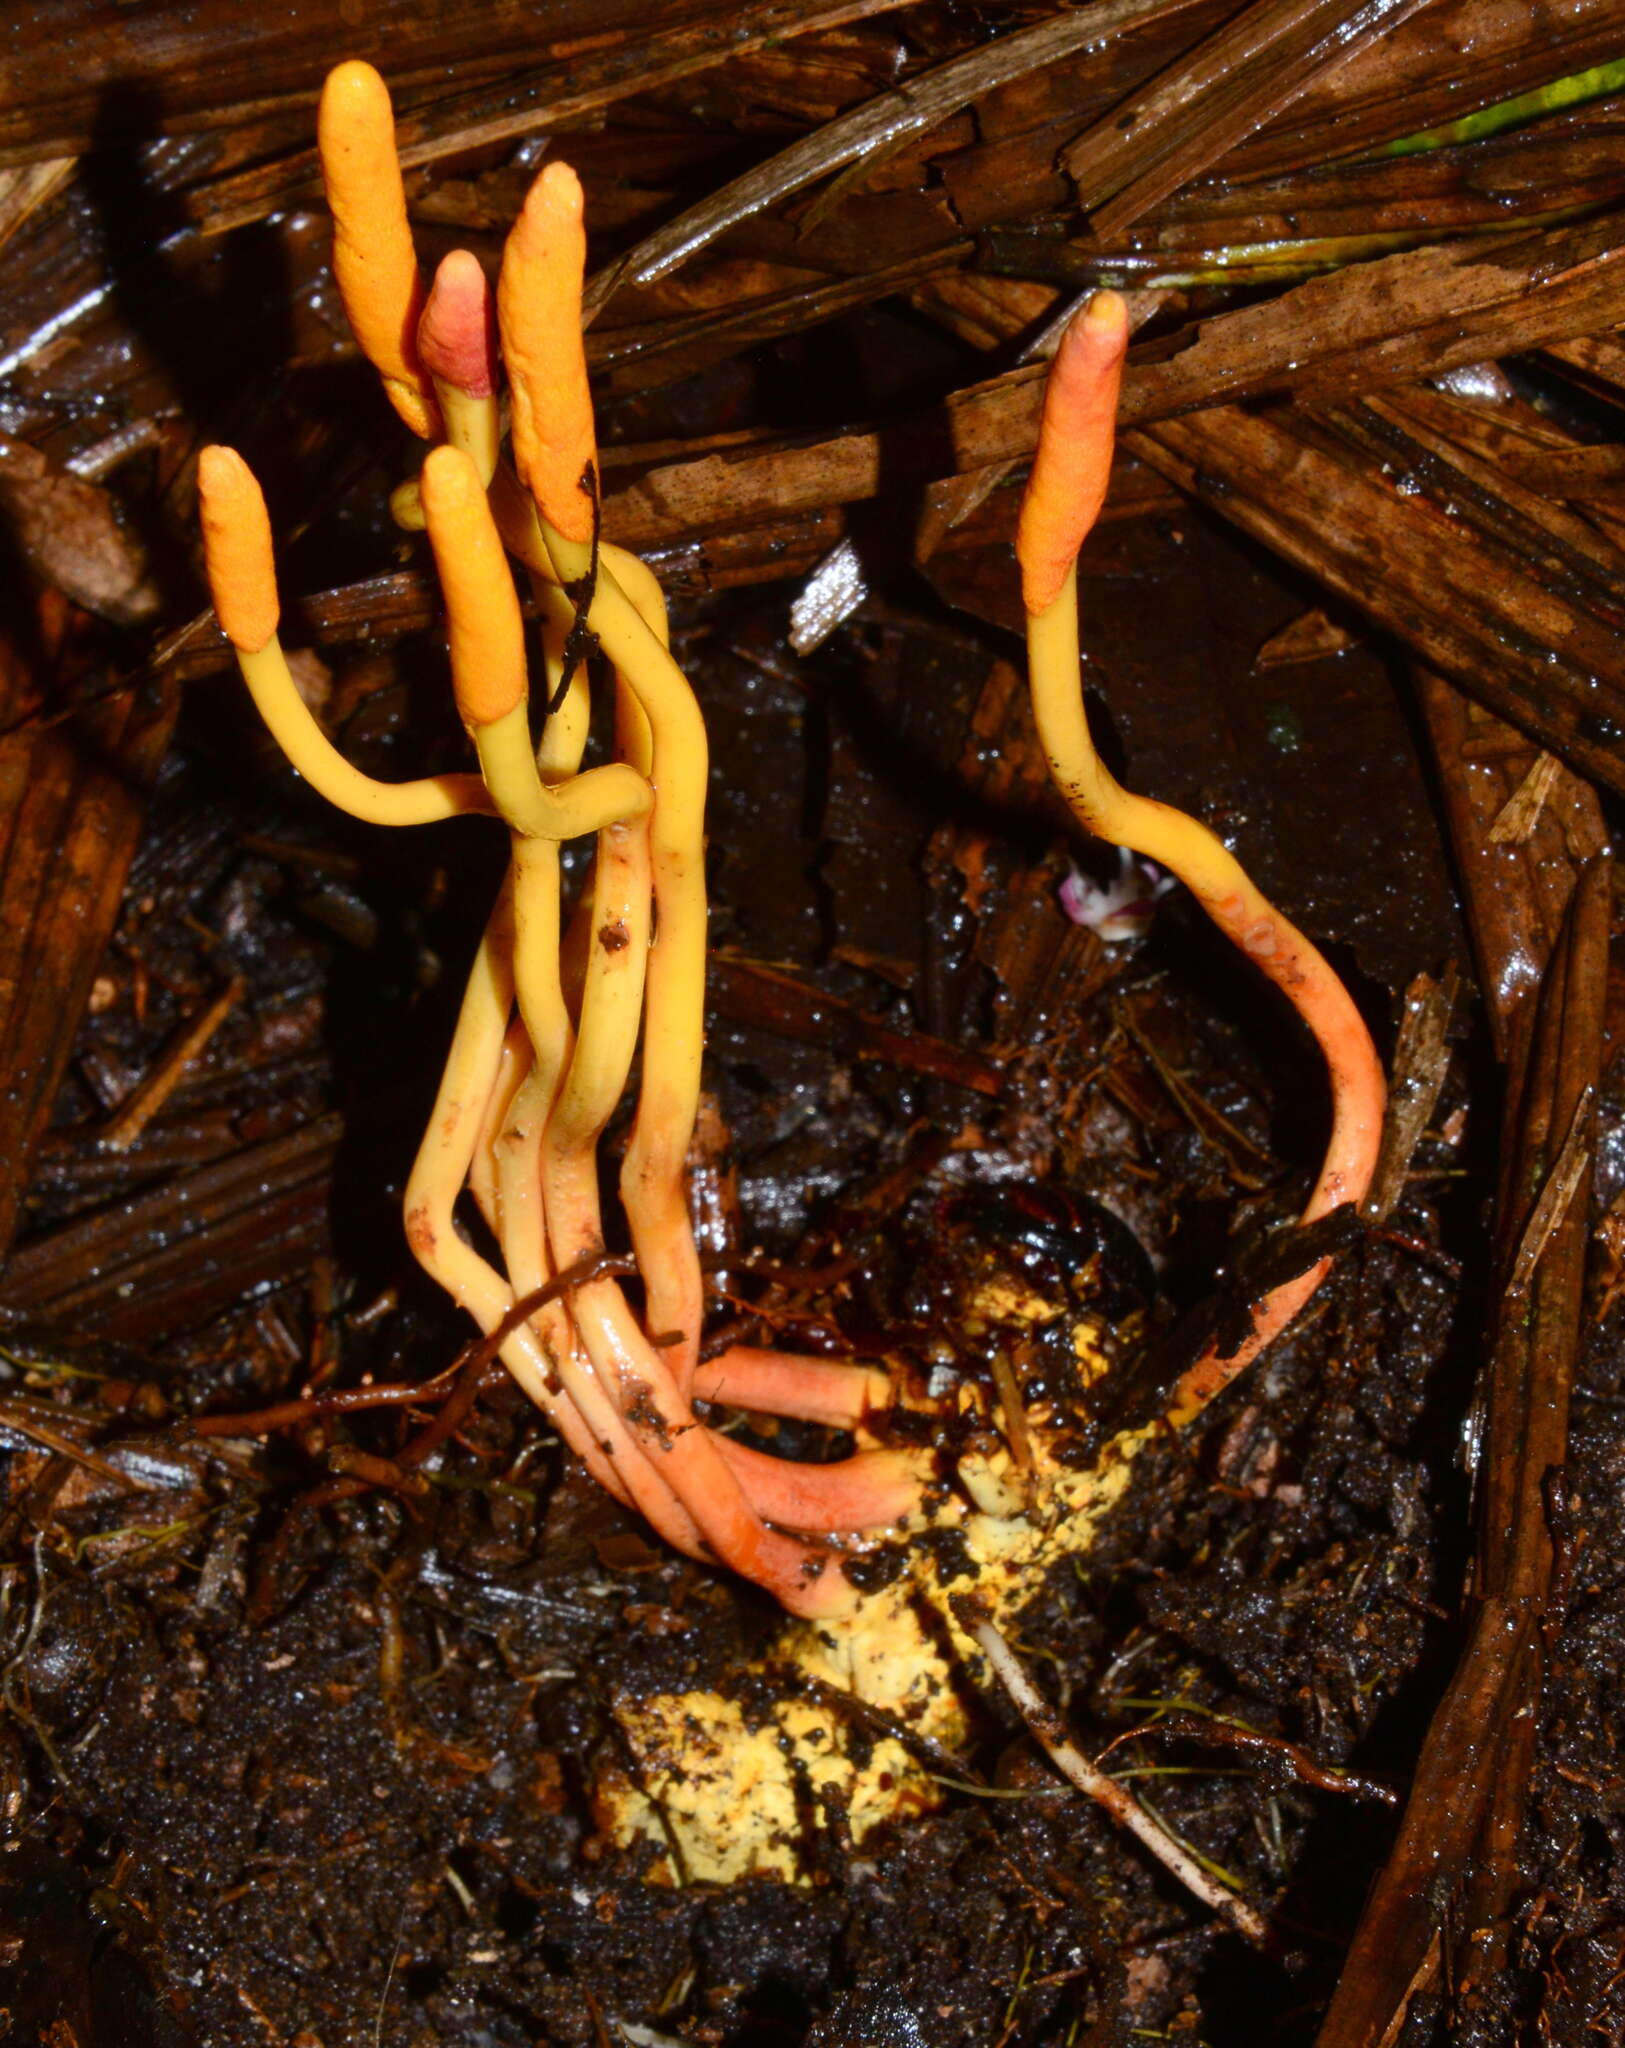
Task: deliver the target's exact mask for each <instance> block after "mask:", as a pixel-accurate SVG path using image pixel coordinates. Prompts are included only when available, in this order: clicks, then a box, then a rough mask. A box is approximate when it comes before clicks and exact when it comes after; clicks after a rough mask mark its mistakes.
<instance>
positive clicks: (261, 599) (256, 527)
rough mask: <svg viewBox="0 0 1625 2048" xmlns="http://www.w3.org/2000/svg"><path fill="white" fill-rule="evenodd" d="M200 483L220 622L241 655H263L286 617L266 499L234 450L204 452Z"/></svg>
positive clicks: (206, 560) (206, 552)
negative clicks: (280, 601) (280, 599)
mask: <svg viewBox="0 0 1625 2048" xmlns="http://www.w3.org/2000/svg"><path fill="white" fill-rule="evenodd" d="M197 481H198V498H199V504H200V509H201V511H202V515H203V557H204V563H205V565H206V567H207V570H208V576H209V589H210V592H211V593H212V595H213V597H214V610H215V616H216V618H218V619H219V621H220V630H221V631H222V632H223V633H224V634H225V636H226V638H227V639H228V640H229V641H230V642H231V644H232V646H233V647H235V648H236V649H237V650H238V651H239V653H242V654H258V653H259V651H260V649H261V648H262V647H264V646H265V644H266V643H267V642H268V641H269V640H270V639H271V637H272V636H273V634H274V633H275V632H276V629H277V621H278V619H279V618H280V616H281V607H280V606H279V605H278V603H277V595H276V563H275V559H274V557H273V556H272V553H271V521H270V518H269V515H268V514H267V512H266V510H265V498H264V495H263V493H262V492H261V490H260V487H259V484H258V483H257V482H256V481H255V477H254V472H253V471H252V470H251V469H250V468H249V466H248V464H247V463H246V462H244V460H243V458H242V457H241V456H240V455H239V454H238V453H237V451H236V449H235V448H218V447H214V448H205V449H204V451H203V453H202V454H201V455H200V456H199V457H198V466H197Z"/></svg>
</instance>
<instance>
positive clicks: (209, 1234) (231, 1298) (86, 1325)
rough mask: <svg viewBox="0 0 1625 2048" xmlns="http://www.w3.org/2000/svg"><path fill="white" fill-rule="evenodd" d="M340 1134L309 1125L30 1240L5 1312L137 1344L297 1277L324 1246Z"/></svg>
mask: <svg viewBox="0 0 1625 2048" xmlns="http://www.w3.org/2000/svg"><path fill="white" fill-rule="evenodd" d="M342 1130H343V1120H342V1119H341V1118H340V1117H337V1116H328V1117H322V1118H319V1119H318V1120H317V1121H316V1122H314V1123H310V1124H306V1125H304V1126H303V1127H301V1128H300V1129H299V1130H296V1131H293V1132H290V1133H289V1134H288V1135H287V1136H286V1137H281V1138H270V1139H267V1140H266V1141H265V1142H264V1143H263V1144H259V1145H250V1146H248V1147H246V1148H245V1149H244V1150H242V1151H240V1152H236V1153H233V1154H232V1155H231V1156H230V1157H229V1158H226V1159H222V1160H218V1161H216V1162H215V1163H214V1164H212V1165H209V1166H202V1167H198V1168H197V1169H196V1170H195V1171H193V1172H191V1173H185V1174H180V1175H177V1176H176V1177H174V1178H173V1179H171V1180H168V1181H165V1182H163V1183H161V1184H160V1185H159V1186H157V1187H156V1188H153V1189H151V1190H149V1191H148V1192H146V1193H144V1194H139V1195H136V1196H133V1197H132V1198H131V1199H130V1200H128V1201H124V1202H117V1203H114V1204H113V1205H112V1206H111V1207H109V1208H106V1209H101V1210H98V1211H97V1212H96V1213H95V1214H94V1215H91V1216H88V1217H85V1218H84V1219H83V1220H81V1221H78V1222H74V1223H68V1224H65V1225H64V1226H63V1227H62V1228H61V1229H60V1230H55V1231H52V1232H51V1233H50V1234H49V1235H48V1236H45V1237H41V1238H36V1239H35V1240H34V1241H33V1243H31V1244H29V1245H28V1246H26V1247H25V1248H24V1249H23V1250H22V1251H20V1252H18V1253H17V1255H16V1256H15V1257H14V1258H13V1259H12V1261H11V1264H10V1265H9V1266H8V1267H7V1269H6V1275H5V1285H4V1304H5V1307H6V1309H7V1311H8V1312H10V1313H11V1314H12V1315H13V1316H21V1317H29V1318H37V1319H38V1320H40V1321H42V1322H45V1321H49V1322H52V1323H55V1324H58V1325H72V1326H75V1327H77V1328H79V1329H81V1330H89V1331H94V1332H95V1333H96V1335H98V1336H101V1337H109V1338H117V1339H120V1340H122V1341H124V1342H127V1343H141V1342H142V1341H143V1340H145V1339H147V1338H152V1337H158V1336H163V1335H168V1334H170V1333H171V1332H173V1331H175V1330H183V1329H190V1328H193V1327H195V1326H196V1325H197V1324H198V1323H201V1322H205V1321H207V1320H208V1318H209V1317H210V1316H211V1315H214V1314H217V1313H218V1312H219V1311H220V1310H221V1309H224V1308H227V1307H229V1306H231V1305H232V1304H233V1303H235V1302H239V1301H241V1300H242V1299H243V1297H244V1295H245V1294H246V1293H247V1292H248V1291H249V1290H251V1289H252V1288H254V1287H257V1286H259V1285H261V1284H262V1283H263V1282H265V1281H267V1280H273V1279H278V1278H281V1277H282V1276H284V1275H286V1274H289V1273H300V1272H303V1271H304V1270H305V1269H306V1268H307V1267H308V1266H309V1264H310V1261H311V1259H312V1258H313V1257H314V1256H316V1255H317V1254H318V1253H319V1252H322V1251H323V1250H325V1248H326V1244H327V1232H328V1224H329V1208H330V1205H331V1201H332V1188H331V1178H332V1170H333V1158H334V1154H335V1153H336V1151H337V1149H338V1141H339V1137H340V1134H341V1132H342Z"/></svg>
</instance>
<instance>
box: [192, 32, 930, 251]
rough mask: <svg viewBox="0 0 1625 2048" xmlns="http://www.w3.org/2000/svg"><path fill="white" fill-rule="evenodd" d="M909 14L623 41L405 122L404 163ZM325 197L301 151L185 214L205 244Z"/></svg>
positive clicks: (430, 159) (317, 172)
mask: <svg viewBox="0 0 1625 2048" xmlns="http://www.w3.org/2000/svg"><path fill="white" fill-rule="evenodd" d="M903 4H904V0H751V4H748V5H746V6H743V7H735V8H732V9H729V10H727V11H726V12H725V13H724V12H720V11H719V12H718V13H715V14H712V15H709V16H705V17H702V18H701V19H700V20H699V21H697V22H695V21H685V22H679V23H675V24H671V25H665V26H660V25H657V26H655V27H652V28H650V29H648V30H647V31H646V32H638V33H626V32H624V31H623V33H622V34H621V35H620V36H618V37H616V38H613V39H611V40H610V41H609V43H608V44H607V46H605V47H600V48H597V49H585V50H580V51H577V52H576V53H575V54H574V55H572V56H568V57H561V58H560V59H559V60H558V61H557V62H555V63H552V64H548V65H545V66H543V67H541V68H539V69H537V70H534V71H528V72H524V73H521V75H520V76H519V77H518V78H514V77H511V76H510V77H505V78H500V79H498V80H496V81H495V83H493V84H491V85H488V86H482V87H480V88H478V89H477V90H475V91H472V92H461V93H458V94H456V95H454V96H453V97H451V98H449V99H436V100H434V101H432V102H431V103H430V104H429V105H427V106H421V107H417V108H415V109H413V110H411V111H409V112H405V113H403V114H402V115H401V116H400V118H399V120H398V122H397V124H396V140H397V142H398V144H399V148H400V157H401V162H402V164H403V165H405V166H406V167H407V168H408V169H410V168H411V167H413V166H414V165H417V164H428V163H435V162H438V161H439V160H440V159H441V158H443V157H448V156H454V155H456V154H458V153H459V152H460V151H463V150H469V149H481V148H485V147H486V146H488V145H489V144H491V143H494V142H503V141H508V140H512V139H517V138H519V137H522V136H527V135H545V134H546V133H547V132H548V130H549V129H550V128H552V127H555V126H556V125H557V124H558V123H560V122H565V121H578V120H580V119H581V117H582V116H583V115H585V114H592V113H596V112H598V111H599V110H600V109H601V108H603V107H607V106H612V105H613V104H614V103H615V101H617V100H621V99H625V98H626V97H627V96H628V95H629V94H631V93H642V92H652V91H654V90H656V89H657V88H658V87H660V86H663V85H673V84H675V83H676V82H677V81H678V80H679V79H682V78H692V77H693V76H695V74H696V73H698V72H702V71H706V70H709V69H710V68H711V67H712V66H713V65H715V64H721V63H723V62H725V61H726V60H727V59H729V58H733V57H743V56H746V55H748V54H749V53H750V52H752V51H754V50H760V49H762V48H763V47H765V46H766V45H768V44H770V43H774V42H779V41H782V40H784V39H785V38H787V37H790V36H797V35H808V34H813V33H816V32H817V31H819V30H822V29H831V28H840V27H843V26H845V25H846V24H848V23H850V22H854V21H867V20H868V19H869V18H870V17H871V16H872V15H876V14H885V13H889V12H891V11H893V10H895V9H896V8H898V7H900V6H902V5H903ZM320 190H321V167H320V164H319V161H318V159H317V154H316V151H315V149H314V148H299V149H294V150H289V151H286V152H285V153H283V154H281V155H279V156H277V157H275V158H273V159H272V160H270V161H269V162H267V163H258V164H253V165H251V166H250V167H249V168H248V169H246V170H243V171H237V172H233V173H231V174H230V175H228V176H225V177H221V178H215V179H211V180H209V182H208V183H206V184H203V185H199V186H198V187H196V188H195V189H194V190H193V191H191V192H189V193H188V194H187V197H186V209H187V212H188V214H189V216H190V217H191V219H192V220H194V221H195V222H196V223H197V225H198V226H199V227H200V228H201V229H202V230H203V232H204V233H205V234H211V235H215V234H222V233H224V232H225V231H226V230H227V229H228V228H234V227H242V226H244V225H245V224H246V223H247V222H249V221H255V220H264V219H265V218H266V216H267V215H268V214H270V213H273V212H275V211H276V210H277V209H278V208H279V207H282V206H286V205H287V204H288V203H289V201H290V200H294V199H300V198H303V197H306V196H308V195H310V194H313V193H317V192H319V191H320Z"/></svg>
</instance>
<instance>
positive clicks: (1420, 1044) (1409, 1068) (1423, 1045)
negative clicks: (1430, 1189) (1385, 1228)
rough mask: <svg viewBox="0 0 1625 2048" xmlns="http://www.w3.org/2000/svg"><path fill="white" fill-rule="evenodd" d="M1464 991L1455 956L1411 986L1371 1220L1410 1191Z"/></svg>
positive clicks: (1370, 1198)
mask: <svg viewBox="0 0 1625 2048" xmlns="http://www.w3.org/2000/svg"><path fill="white" fill-rule="evenodd" d="M1460 994H1461V976H1460V974H1459V972H1458V971H1457V968H1456V964H1455V962H1454V961H1451V962H1450V963H1449V964H1448V965H1447V966H1446V967H1445V969H1444V972H1443V973H1442V974H1441V975H1440V976H1439V978H1438V979H1437V980H1435V979H1434V978H1433V976H1432V975H1431V974H1419V975H1417V976H1416V978H1415V980H1414V981H1412V983H1411V985H1410V986H1409V988H1407V989H1406V991H1405V1009H1404V1013H1403V1015H1402V1016H1401V1018H1400V1020H1399V1036H1398V1038H1397V1040H1396V1041H1395V1044H1394V1058H1393V1074H1392V1077H1391V1080H1390V1082H1389V1088H1388V1114H1387V1116H1386V1118H1385V1119H1384V1122H1383V1127H1382V1151H1381V1152H1380V1153H1379V1154H1378V1156H1377V1170H1376V1172H1375V1173H1374V1174H1373V1175H1372V1176H1371V1187H1370V1191H1369V1192H1368V1194H1367V1195H1366V1199H1365V1202H1364V1204H1363V1205H1362V1210H1361V1213H1362V1215H1363V1216H1364V1217H1365V1218H1366V1220H1367V1221H1368V1222H1372V1223H1383V1222H1386V1221H1387V1219H1388V1217H1389V1216H1390V1215H1392V1213H1393V1211H1394V1209H1395V1208H1396V1206H1397V1205H1398V1203H1399V1200H1400V1197H1401V1196H1402V1195H1403V1194H1404V1192H1405V1181H1406V1177H1407V1175H1408V1174H1409V1172H1410V1166H1411V1161H1412V1160H1413V1159H1414V1158H1415V1156H1416V1148H1417V1146H1418V1145H1419V1144H1420V1143H1421V1142H1422V1138H1423V1135H1424V1133H1425V1132H1426V1130H1427V1127H1428V1124H1429V1123H1430V1122H1431V1121H1432V1118H1433V1112H1434V1110H1435V1109H1436V1108H1437V1106H1438V1101H1439V1095H1440V1091H1441V1090H1442V1089H1443V1087H1444V1083H1445V1076H1446V1074H1447V1073H1448V1071H1449V1067H1450V1019H1451V1014H1452V1012H1453V1011H1454V1009H1455V1007H1456V1003H1457V1001H1458V999H1459V998H1460Z"/></svg>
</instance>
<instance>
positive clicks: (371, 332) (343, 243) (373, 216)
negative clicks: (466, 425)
mask: <svg viewBox="0 0 1625 2048" xmlns="http://www.w3.org/2000/svg"><path fill="white" fill-rule="evenodd" d="M316 137H317V143H318V146H319V148H320V151H321V159H322V176H323V178H324V180H325V181H326V185H327V203H328V205H329V206H330V207H331V208H332V212H333V275H334V277H335V278H336V279H337V281H338V288H339V297H340V298H341V299H342V300H343V301H344V310H345V313H346V315H347V316H348V318H349V322H350V326H351V328H352V329H353V331H354V333H355V338H356V340H357V341H358V342H359V343H360V345H361V352H362V354H363V355H364V356H365V357H366V358H367V360H368V362H370V363H371V364H372V366H373V368H374V369H375V370H376V371H377V372H378V374H379V376H380V377H382V378H383V380H384V390H385V392H386V394H387V395H388V398H389V402H390V404H391V405H393V406H394V408H395V410H396V411H397V412H398V413H399V414H400V416H401V418H402V419H403V420H404V421H405V422H406V424H407V425H408V426H409V427H410V428H411V429H412V431H413V433H414V434H419V435H422V436H424V437H425V438H427V437H428V436H429V435H430V434H432V433H433V432H434V430H435V427H436V424H437V421H436V413H435V406H434V402H433V399H432V397H431V396H430V394H429V392H428V391H427V390H426V388H425V385H424V380H423V372H422V370H421V369H420V368H419V366H418V355H417V326H418V315H419V313H420V312H421V310H422V307H423V280H422V278H421V277H419V275H418V260H417V255H416V253H415V251H414V250H413V247H412V231H411V228H410V227H409V225H408V224H407V218H406V189H405V187H404V186H403V185H402V183H401V167H400V160H399V158H398V157H397V156H396V153H395V117H394V113H393V111H392V109H391V107H390V103H389V89H388V87H387V86H386V85H385V84H384V81H383V80H382V79H381V78H380V77H379V75H378V73H377V72H376V71H375V70H374V69H373V68H372V66H371V65H370V64H363V63H361V62H359V61H353V62H351V63H348V64H340V65H339V66H338V68H337V69H336V70H334V71H331V72H329V73H328V77H327V83H326V85H324V86H323V88H322V102H321V110H320V113H319V114H318V116H317V123H316Z"/></svg>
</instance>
